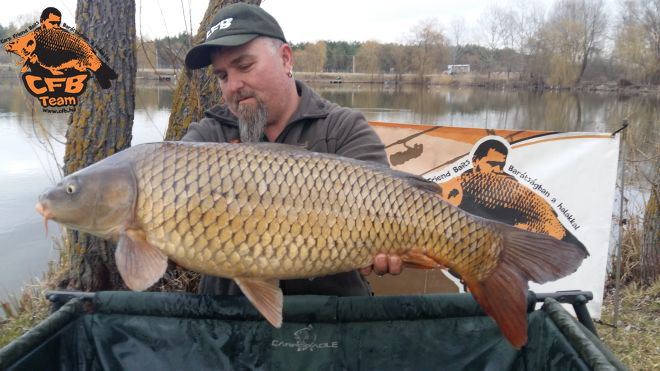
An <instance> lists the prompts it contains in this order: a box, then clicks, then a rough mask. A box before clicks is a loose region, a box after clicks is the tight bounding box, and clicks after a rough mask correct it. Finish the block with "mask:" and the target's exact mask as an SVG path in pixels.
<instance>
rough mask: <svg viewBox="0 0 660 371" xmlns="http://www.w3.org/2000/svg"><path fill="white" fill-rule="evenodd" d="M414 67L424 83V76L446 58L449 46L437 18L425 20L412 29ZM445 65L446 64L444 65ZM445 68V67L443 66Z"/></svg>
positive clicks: (411, 42)
mask: <svg viewBox="0 0 660 371" xmlns="http://www.w3.org/2000/svg"><path fill="white" fill-rule="evenodd" d="M409 45H411V46H412V47H413V48H412V56H411V59H412V68H413V70H414V71H415V72H417V75H418V76H419V81H420V82H421V83H424V76H425V75H426V74H428V73H430V72H431V71H433V70H436V69H437V67H438V66H439V65H441V64H442V63H443V62H445V61H446V60H445V59H446V56H447V47H446V42H445V36H444V35H443V33H442V29H441V27H440V23H439V22H438V20H437V19H427V20H423V21H421V22H420V23H418V24H417V25H416V26H414V27H413V28H412V30H411V35H410V40H409ZM443 67H444V66H443ZM443 70H444V68H443Z"/></svg>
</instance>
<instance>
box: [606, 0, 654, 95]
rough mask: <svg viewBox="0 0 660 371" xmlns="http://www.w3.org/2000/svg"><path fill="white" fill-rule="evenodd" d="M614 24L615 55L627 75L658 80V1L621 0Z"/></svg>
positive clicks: (649, 80)
mask: <svg viewBox="0 0 660 371" xmlns="http://www.w3.org/2000/svg"><path fill="white" fill-rule="evenodd" d="M620 5H621V11H620V12H619V13H620V14H621V17H620V19H619V20H618V27H616V29H617V31H616V35H615V44H614V52H613V55H614V58H615V59H616V60H617V61H618V62H619V63H620V65H621V66H622V67H623V70H624V72H625V74H626V77H627V78H629V79H632V80H639V81H644V82H646V83H651V84H658V83H660V0H624V1H622V3H621V4H620Z"/></svg>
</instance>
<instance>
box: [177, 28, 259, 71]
mask: <svg viewBox="0 0 660 371" xmlns="http://www.w3.org/2000/svg"><path fill="white" fill-rule="evenodd" d="M257 36H259V35H257V34H243V35H229V36H224V37H220V38H217V39H213V40H208V41H206V42H204V43H202V44H199V45H197V46H195V47H193V48H192V49H190V50H188V53H187V54H186V61H185V62H186V67H188V68H190V69H191V70H194V69H197V68H202V67H206V66H208V65H209V64H211V51H213V50H215V49H217V48H218V47H219V46H239V45H243V44H245V43H247V42H248V41H251V40H252V39H254V38H256V37H257Z"/></svg>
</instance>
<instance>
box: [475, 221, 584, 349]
mask: <svg viewBox="0 0 660 371" xmlns="http://www.w3.org/2000/svg"><path fill="white" fill-rule="evenodd" d="M493 224H495V225H496V227H497V229H499V230H500V232H501V233H502V236H503V242H502V245H503V246H502V253H501V255H500V260H499V262H498V265H497V266H496V267H495V269H494V270H493V272H492V273H491V274H490V276H488V278H486V279H484V280H483V281H476V280H471V279H469V278H468V277H464V279H465V281H466V283H467V285H468V287H469V288H470V291H471V292H472V294H473V295H474V298H475V299H476V300H477V302H479V304H480V305H481V306H482V308H484V311H485V312H486V313H487V314H488V315H490V316H491V317H493V319H494V320H495V322H496V323H497V324H498V326H499V327H500V329H501V330H502V334H503V335H504V337H506V338H507V340H509V342H511V344H512V345H513V346H514V347H516V349H520V347H521V346H523V345H525V343H526V342H527V288H528V286H527V281H530V280H531V281H534V282H537V283H544V282H547V281H552V280H556V279H559V278H561V277H564V276H567V275H569V274H571V273H573V272H575V271H576V270H577V268H578V267H579V266H580V264H581V263H582V260H583V259H584V258H586V257H587V256H588V255H589V253H588V252H587V251H586V249H584V248H579V247H578V246H576V245H573V244H570V243H567V242H563V241H559V240H557V239H555V238H553V237H551V236H548V235H544V234H538V233H532V232H528V231H525V230H522V229H519V228H515V227H512V226H509V225H506V224H501V223H493Z"/></svg>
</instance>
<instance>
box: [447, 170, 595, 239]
mask: <svg viewBox="0 0 660 371" xmlns="http://www.w3.org/2000/svg"><path fill="white" fill-rule="evenodd" d="M445 184H446V185H447V186H445ZM441 188H442V189H443V190H442V194H443V197H445V199H447V200H448V201H450V202H451V203H453V204H454V205H455V206H458V207H460V208H461V209H463V210H465V211H467V212H469V213H471V214H473V215H479V216H481V217H484V218H487V219H496V220H499V221H502V222H504V223H506V224H509V225H514V226H516V227H518V228H523V229H526V230H528V231H530V232H535V233H544V234H548V235H551V236H553V237H555V238H557V239H559V240H562V241H566V242H570V243H573V244H574V245H576V246H577V247H578V248H579V249H581V250H584V251H586V247H585V246H584V244H583V243H582V242H580V241H579V240H578V239H577V238H576V237H575V236H574V235H573V234H572V233H571V232H570V231H569V230H568V229H566V228H565V227H564V225H563V224H562V223H561V222H560V220H559V217H558V215H557V212H555V210H554V209H553V208H552V207H551V206H550V204H549V203H548V202H547V201H545V199H543V197H541V196H540V195H538V194H536V193H535V192H534V191H533V190H532V189H530V188H529V187H527V186H525V185H523V184H521V183H520V182H518V180H516V178H515V177H513V176H511V175H509V174H506V173H497V172H486V173H481V172H476V171H467V172H465V173H463V174H461V176H459V177H458V178H455V179H454V180H453V181H449V182H445V183H444V184H441Z"/></svg>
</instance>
